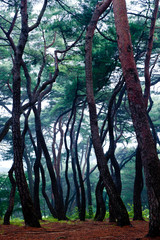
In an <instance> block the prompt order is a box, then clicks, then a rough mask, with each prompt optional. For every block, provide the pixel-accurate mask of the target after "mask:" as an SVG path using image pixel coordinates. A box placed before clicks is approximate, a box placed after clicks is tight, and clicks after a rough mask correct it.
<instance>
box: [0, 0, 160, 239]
mask: <svg viewBox="0 0 160 240" xmlns="http://www.w3.org/2000/svg"><path fill="white" fill-rule="evenodd" d="M111 3H113V12H114V18H115V26H116V32H117V43H118V49H119V59H120V62H121V66H122V71H123V78H122V79H120V81H119V83H118V84H117V86H116V87H115V90H114V92H113V95H112V97H111V99H110V102H109V105H108V114H107V116H106V119H105V120H104V123H103V126H102V129H101V131H100V133H99V127H98V114H97V109H96V103H95V99H94V91H93V77H92V41H93V37H94V32H95V29H96V27H97V23H98V21H99V18H100V16H101V15H102V14H103V13H104V12H105V11H106V9H107V8H108V7H109V6H110V4H111ZM27 4H28V2H27V0H21V4H20V7H21V32H20V37H19V40H18V44H17V45H15V43H14V42H13V39H12V38H11V32H12V30H13V28H14V26H15V22H16V19H17V14H18V9H17V10H16V13H15V16H14V18H13V22H12V23H11V26H10V28H9V30H8V32H6V31H5V30H4V29H3V28H1V29H2V30H3V32H4V34H5V35H6V37H7V39H8V41H9V43H10V45H11V47H12V49H13V52H14V56H13V70H12V74H13V109H12V118H11V119H10V120H9V121H8V122H7V123H6V128H4V129H5V130H4V131H3V132H2V134H1V136H0V140H1V139H2V138H3V137H4V135H5V134H6V133H7V131H8V129H9V126H10V125H11V124H12V136H13V151H14V164H13V166H12V168H11V170H10V171H9V178H10V181H11V184H12V189H11V193H10V204H9V207H8V210H7V212H6V214H5V218H4V224H9V218H10V216H11V214H12V211H13V206H14V195H15V191H16V186H17V187H18V191H19V195H20V200H21V205H22V211H23V215H24V220H25V224H26V225H29V226H32V227H40V223H39V219H42V215H41V210H40V200H39V182H40V173H41V178H42V194H43V196H44V198H45V200H46V203H47V206H48V208H49V209H50V212H51V213H52V215H53V216H54V217H55V218H58V219H59V220H62V219H67V218H66V212H67V209H68V206H69V201H70V200H69V197H70V182H69V178H68V165H69V158H70V157H71V163H72V170H73V180H74V186H75V196H76V205H77V207H78V211H79V218H80V220H82V221H83V220H85V211H86V196H85V188H84V177H83V172H82V171H81V167H80V160H79V155H78V138H79V134H80V128H81V124H82V120H83V115H84V110H85V106H86V100H84V102H83V104H82V107H81V118H80V120H79V123H78V128H77V129H76V131H75V129H74V127H75V121H76V108H77V104H79V103H78V102H77V99H78V97H79V96H78V93H77V92H78V83H77V89H76V93H75V98H74V101H73V105H72V109H70V110H69V111H67V112H66V113H68V112H70V116H69V118H68V122H67V125H66V130H65V133H63V128H62V116H63V114H61V116H59V118H58V119H57V121H56V123H55V127H54V140H53V145H52V152H53V158H54V164H53V163H52V159H51V156H50V154H49V151H48V149H47V145H46V142H45V139H44V136H43V132H42V127H41V118H40V114H41V98H42V97H43V96H45V94H47V93H48V92H49V91H51V89H52V84H53V82H54V81H55V80H56V78H57V76H58V72H59V69H58V62H59V61H60V60H59V59H58V57H57V54H58V53H61V54H63V53H64V54H65V53H66V52H67V51H69V50H70V49H71V47H73V46H75V44H76V43H77V42H78V40H79V39H80V37H81V36H82V34H83V32H84V30H83V31H82V33H81V35H80V36H79V38H78V39H77V40H76V41H75V42H74V43H73V44H72V45H71V46H70V47H67V48H66V49H65V50H64V51H58V50H56V51H55V73H54V76H51V75H50V76H49V80H47V81H46V82H45V83H43V84H42V85H41V86H40V79H41V75H42V72H43V70H44V67H45V60H46V59H45V58H46V49H47V48H48V47H49V46H52V44H53V42H54V40H53V42H52V44H50V45H49V46H46V42H45V36H44V35H43V38H44V58H43V63H42V65H41V68H40V71H39V74H38V79H37V84H36V87H35V89H34V90H33V91H31V78H30V75H29V72H28V70H27V66H26V64H25V62H24V60H23V53H24V49H25V46H26V43H27V40H28V35H29V33H30V32H31V31H32V30H34V29H35V28H37V27H38V26H39V24H40V22H41V19H42V16H43V14H44V12H45V9H46V6H47V0H45V1H44V4H43V7H42V10H41V12H40V14H39V16H38V19H37V21H36V23H35V24H33V25H32V26H31V27H29V26H28V10H27ZM158 6H159V0H155V8H154V12H153V17H152V20H151V27H150V36H149V41H148V50H147V53H146V59H145V91H144V95H143V93H142V89H141V85H140V80H139V76H138V72H137V68H136V63H135V59H134V55H133V49H132V42H131V36H130V29H129V24H128V18H127V10H126V2H125V0H121V1H119V0H113V1H112V0H104V1H103V2H99V3H98V4H97V5H96V8H95V11H94V12H93V15H92V18H91V20H90V22H89V24H88V27H87V29H86V39H85V73H86V91H87V102H88V106H89V115H90V126H91V139H89V143H88V150H87V155H86V164H87V170H86V181H87V198H88V209H89V214H90V217H92V215H93V211H92V198H91V186H90V179H89V174H90V164H89V156H90V152H91V148H92V144H93V147H94V150H95V155H96V158H97V166H98V169H99V172H100V177H99V181H98V183H97V188H96V202H97V212H96V215H95V219H96V220H98V221H102V220H103V219H104V216H105V211H106V206H105V202H104V199H103V189H104V187H105V188H106V191H107V194H108V196H109V209H110V221H116V222H117V224H118V225H120V226H125V225H130V220H129V216H128V213H127V210H126V207H125V205H124V203H123V201H122V199H121V197H120V195H121V188H122V186H121V176H120V166H119V164H118V162H117V160H116V157H115V146H116V142H117V141H118V139H115V137H114V131H113V127H114V126H113V123H114V121H113V117H114V114H115V112H116V110H117V109H118V108H119V106H120V103H121V101H122V97H123V94H124V92H125V89H126V91H127V94H128V101H129V107H130V112H131V117H132V121H133V126H134V129H135V133H136V137H137V142H138V147H137V151H136V176H135V186H134V220H137V219H139V220H143V217H142V209H141V191H142V188H143V174H142V166H143V168H144V174H145V181H146V185H147V191H148V201H149V210H150V222H149V233H148V235H149V236H159V235H160V163H159V159H158V155H157V151H156V143H155V139H156V137H155V138H153V136H152V133H151V130H150V122H149V117H148V113H147V106H148V100H149V97H150V85H151V80H150V73H149V64H150V58H151V51H152V46H153V34H154V29H155V22H156V17H157V12H158ZM21 69H23V71H24V75H25V77H26V80H27V93H28V98H29V103H28V104H25V105H24V106H23V107H21ZM124 82H125V86H124ZM120 91H121V93H120V95H119V100H118V102H117V104H114V103H115V98H116V96H117V94H118V93H119V92H120ZM36 102H38V104H37V105H35V103H36ZM26 109H29V110H28V113H27V114H24V116H25V127H24V131H23V133H22V134H21V130H20V116H21V114H22V112H23V111H24V110H26ZM31 110H32V111H33V112H34V116H35V132H36V140H37V142H36V143H35V142H34V140H33V137H32V134H31V133H30V131H29V126H28V117H29V114H30V111H31ZM66 113H64V114H66ZM106 122H108V127H107V129H106V130H105V131H104V126H105V123H106ZM57 123H59V129H60V135H61V141H60V145H59V149H58V154H57V155H56V151H55V144H56V124H57ZM69 125H71V128H70V129H69ZM26 132H28V133H29V135H30V139H31V142H32V144H33V147H34V151H35V156H36V160H35V163H34V175H35V181H34V190H33V191H31V194H30V191H29V188H28V185H27V181H26V177H25V174H24V169H23V161H22V159H23V155H24V156H25V152H24V151H25V134H26ZM75 132H76V134H75ZM107 132H109V141H110V146H109V149H108V152H107V153H106V154H105V153H104V151H103V147H102V143H103V141H104V139H105V137H106V133H107ZM68 135H69V137H70V147H68V143H67V136H68ZM63 137H64V145H65V149H66V169H65V179H66V183H67V193H66V198H65V201H64V200H63V190H62V186H61V177H60V158H61V150H62V144H63ZM42 154H43V155H44V157H45V160H46V166H47V168H48V172H49V176H50V180H51V189H52V193H53V195H54V206H53V205H52V204H51V202H50V200H49V198H48V196H47V194H46V180H45V172H44V169H43V166H42V164H41V157H42ZM109 160H110V162H111V166H112V168H111V173H113V174H112V176H111V174H110V171H109V168H108V161H109ZM28 164H29V163H28ZM13 172H14V173H15V179H14V177H13ZM77 175H78V177H77ZM30 179H31V178H30ZM30 185H32V183H30ZM31 196H32V197H33V199H32V197H31Z"/></svg>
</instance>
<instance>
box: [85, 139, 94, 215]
mask: <svg viewBox="0 0 160 240" xmlns="http://www.w3.org/2000/svg"><path fill="white" fill-rule="evenodd" d="M91 149H92V139H91V138H90V139H89V148H88V152H87V156H86V158H87V169H86V183H87V199H88V212H89V218H92V217H93V206H92V194H91V183H90V178H89V175H90V161H89V157H90V153H91Z"/></svg>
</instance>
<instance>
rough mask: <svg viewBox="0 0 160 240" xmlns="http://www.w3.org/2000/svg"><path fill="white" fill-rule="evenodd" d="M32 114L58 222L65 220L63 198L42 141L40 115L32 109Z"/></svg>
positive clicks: (44, 143) (43, 140)
mask: <svg viewBox="0 0 160 240" xmlns="http://www.w3.org/2000/svg"><path fill="white" fill-rule="evenodd" d="M33 109H34V108H33ZM34 114H35V118H36V124H37V126H38V129H37V134H38V137H37V140H38V141H39V144H40V146H41V148H42V150H43V154H44V156H45V159H46V164H47V168H48V171H49V175H50V179H51V186H52V192H53V194H54V197H55V210H56V213H57V217H58V219H59V220H65V219H66V216H65V210H64V204H63V198H62V196H61V194H60V192H59V190H58V184H57V180H56V176H55V173H54V169H53V165H52V161H51V157H50V154H49V152H48V149H47V146H46V142H45V139H44V136H43V133H42V129H41V120H40V115H39V113H38V111H35V109H34Z"/></svg>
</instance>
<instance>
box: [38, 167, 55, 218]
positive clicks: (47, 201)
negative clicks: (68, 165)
mask: <svg viewBox="0 0 160 240" xmlns="http://www.w3.org/2000/svg"><path fill="white" fill-rule="evenodd" d="M40 170H41V175H42V194H43V197H44V199H45V201H46V203H47V206H48V208H49V210H50V213H51V214H52V216H53V217H54V218H58V216H57V213H56V211H55V210H54V208H53V206H52V204H51V202H50V201H49V198H48V196H47V194H46V179H45V172H44V169H43V166H42V164H41V163H40Z"/></svg>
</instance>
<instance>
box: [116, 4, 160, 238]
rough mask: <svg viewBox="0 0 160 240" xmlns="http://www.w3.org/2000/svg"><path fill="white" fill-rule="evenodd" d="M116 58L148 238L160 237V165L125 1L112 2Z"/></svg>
mask: <svg viewBox="0 0 160 240" xmlns="http://www.w3.org/2000/svg"><path fill="white" fill-rule="evenodd" d="M113 10H114V17H115V24H116V31H117V37H118V48H119V58H120V61H121V65H122V70H123V75H124V78H125V82H126V87H127V93H128V99H129V106H130V111H131V117H132V121H133V125H134V128H135V132H136V136H137V141H138V145H139V148H140V151H141V158H142V163H143V166H144V173H145V179H146V185H147V191H148V200H149V210H150V222H149V233H148V235H149V236H159V235H160V163H159V159H158V155H157V151H156V147H155V143H154V139H153V137H152V134H151V131H150V126H149V122H148V118H147V111H146V106H145V102H144V99H143V95H142V89H141V85H140V81H139V77H138V72H137V69H136V64H135V61H134V56H133V49H132V43H131V37H130V31H129V24H128V19H127V10H126V3H125V0H121V1H119V0H113Z"/></svg>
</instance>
